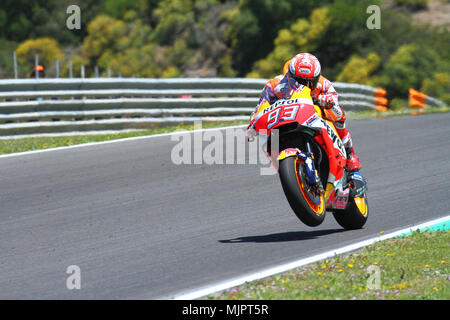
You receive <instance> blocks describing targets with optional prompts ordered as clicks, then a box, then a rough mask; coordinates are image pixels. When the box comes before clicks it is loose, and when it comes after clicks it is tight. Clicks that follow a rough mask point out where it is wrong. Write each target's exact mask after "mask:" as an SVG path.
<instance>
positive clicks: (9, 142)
mask: <svg viewBox="0 0 450 320" xmlns="http://www.w3.org/2000/svg"><path fill="white" fill-rule="evenodd" d="M242 124H247V121H228V122H203V123H202V128H205V129H206V128H217V127H219V128H220V127H226V126H235V125H242ZM193 129H194V125H193V124H192V123H187V124H185V123H181V124H179V125H176V126H175V125H174V126H165V127H154V128H151V129H146V130H136V131H129V132H118V133H114V134H100V135H72V136H58V137H49V136H42V137H38V136H37V137H26V138H18V139H0V154H8V153H16V152H24V151H31V150H40V149H49V148H56V147H66V146H72V145H77V144H82V143H90V142H100V141H109V140H117V139H123V138H131V137H139V136H149V135H155V134H160V133H167V132H174V131H176V130H193Z"/></svg>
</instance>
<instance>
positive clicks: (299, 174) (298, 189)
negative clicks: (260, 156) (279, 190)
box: [279, 157, 326, 227]
mask: <svg viewBox="0 0 450 320" xmlns="http://www.w3.org/2000/svg"><path fill="white" fill-rule="evenodd" d="M279 174H280V180H281V185H282V187H283V191H284V194H285V196H286V198H287V200H288V202H289V205H290V206H291V208H292V210H293V211H294V213H295V215H296V216H297V217H298V218H299V219H300V220H301V221H302V222H303V223H304V224H306V225H307V226H310V227H315V226H318V225H319V224H321V223H322V222H323V220H324V219H325V210H326V203H325V199H324V195H323V193H321V192H320V191H319V190H317V188H315V187H314V186H311V184H310V183H308V180H307V175H306V167H305V164H304V163H303V161H302V160H301V159H299V158H298V157H287V158H285V159H283V160H281V161H280V163H279Z"/></svg>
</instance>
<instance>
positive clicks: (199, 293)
mask: <svg viewBox="0 0 450 320" xmlns="http://www.w3.org/2000/svg"><path fill="white" fill-rule="evenodd" d="M448 220H450V215H448V216H445V217H442V218H439V219H435V220H431V221H428V222H424V223H422V224H419V225H413V226H411V227H407V228H404V229H401V230H398V231H395V232H391V233H389V234H384V235H380V236H376V237H374V238H371V239H368V240H364V241H360V242H357V243H354V244H351V245H348V246H345V247H341V248H337V249H333V250H330V251H327V252H324V253H321V254H318V255H315V256H312V257H308V258H303V259H300V260H296V261H293V262H289V263H286V264H282V265H279V266H276V267H272V268H268V269H264V270H261V271H258V272H255V273H252V274H248V275H245V276H242V277H238V278H235V279H231V280H228V281H225V282H221V283H218V284H214V285H211V286H208V287H204V288H200V289H197V290H194V291H191V292H187V293H180V294H178V295H175V296H173V297H171V299H175V300H192V299H197V298H200V297H204V296H207V295H209V294H212V293H214V292H218V291H222V290H226V289H229V288H232V287H235V286H238V285H241V284H243V283H245V282H250V281H254V280H259V279H262V278H266V277H269V276H273V275H274V274H278V273H282V272H285V271H288V270H291V269H294V268H298V267H301V266H304V265H307V264H311V263H314V262H317V261H320V260H324V259H327V258H330V257H334V256H335V255H338V254H343V253H347V252H350V251H354V250H357V249H360V248H362V247H365V246H368V245H371V244H373V243H375V242H378V241H382V240H386V239H389V238H393V237H396V236H399V235H402V234H405V233H408V232H412V231H416V230H419V229H422V228H426V227H430V226H432V225H436V224H440V223H443V222H445V221H448Z"/></svg>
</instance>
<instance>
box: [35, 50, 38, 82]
mask: <svg viewBox="0 0 450 320" xmlns="http://www.w3.org/2000/svg"><path fill="white" fill-rule="evenodd" d="M38 65H39V57H38V55H37V53H36V54H35V55H34V76H35V77H36V79H39V70H38Z"/></svg>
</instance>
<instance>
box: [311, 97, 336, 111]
mask: <svg viewBox="0 0 450 320" xmlns="http://www.w3.org/2000/svg"><path fill="white" fill-rule="evenodd" d="M316 100H317V104H318V105H319V107H322V108H325V109H330V108H332V107H333V106H335V105H337V104H338V102H337V96H336V94H333V93H322V94H319V95H318V96H317V98H316Z"/></svg>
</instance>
